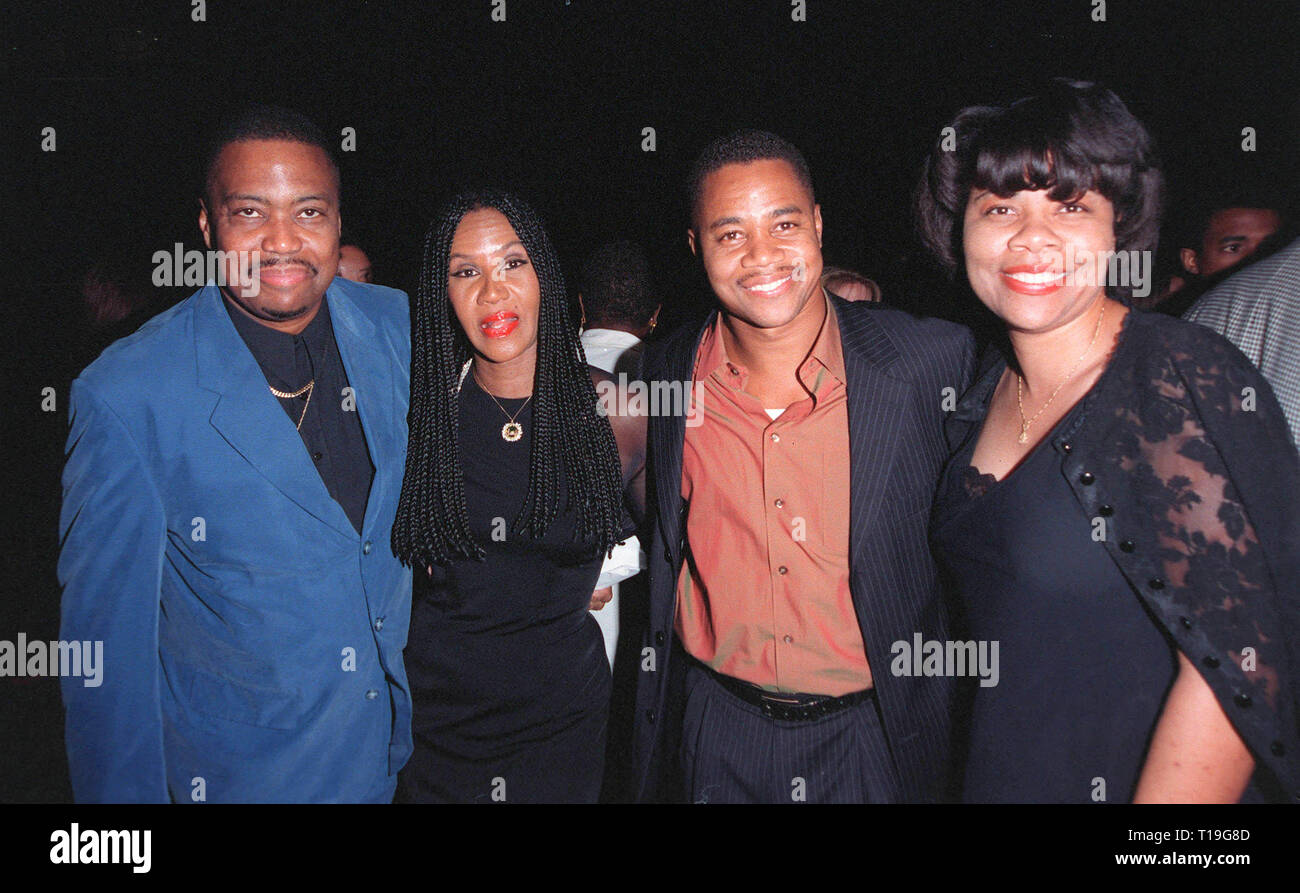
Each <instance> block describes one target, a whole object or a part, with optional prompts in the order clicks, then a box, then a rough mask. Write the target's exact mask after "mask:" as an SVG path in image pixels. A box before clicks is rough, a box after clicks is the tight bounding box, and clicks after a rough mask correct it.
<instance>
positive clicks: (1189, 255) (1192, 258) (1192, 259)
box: [1178, 248, 1201, 276]
mask: <svg viewBox="0 0 1300 893" xmlns="http://www.w3.org/2000/svg"><path fill="white" fill-rule="evenodd" d="M1178 258H1179V260H1181V261H1182V262H1183V269H1184V270H1186V271H1187V272H1189V273H1191V274H1192V275H1193V276H1199V275H1201V268H1200V266H1199V265H1198V264H1197V263H1196V252H1195V251H1193V250H1192V249H1191V248H1183V249H1181V250H1180V251H1179V252H1178Z"/></svg>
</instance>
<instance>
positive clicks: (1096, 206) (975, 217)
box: [962, 188, 1115, 332]
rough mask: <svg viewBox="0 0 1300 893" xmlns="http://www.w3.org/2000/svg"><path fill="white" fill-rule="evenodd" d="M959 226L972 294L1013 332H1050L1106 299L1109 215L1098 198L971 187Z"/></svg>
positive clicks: (1111, 236)
mask: <svg viewBox="0 0 1300 893" xmlns="http://www.w3.org/2000/svg"><path fill="white" fill-rule="evenodd" d="M962 227H963V228H962V251H963V253H964V254H965V258H966V276H967V278H968V279H969V280H970V284H971V288H972V289H973V290H974V292H975V294H976V295H977V296H978V297H979V299H980V300H981V301H983V302H984V305H985V306H987V307H988V308H989V309H990V310H992V311H993V312H994V313H995V314H997V316H998V317H999V318H1001V319H1002V321H1003V322H1005V323H1006V324H1007V327H1008V328H1010V329H1012V330H1016V331H1021V332H1046V331H1051V330H1052V329H1055V328H1057V327H1059V326H1062V325H1065V324H1066V323H1069V322H1071V321H1073V320H1075V319H1077V318H1079V317H1080V316H1082V315H1083V314H1084V313H1086V312H1087V310H1088V308H1090V307H1092V306H1093V305H1094V303H1095V302H1096V301H1097V300H1099V299H1100V298H1102V297H1104V295H1105V289H1104V284H1105V282H1104V279H1105V274H1106V264H1105V262H1104V257H1105V255H1104V254H1103V252H1109V251H1114V250H1115V209H1114V206H1113V205H1112V204H1111V203H1110V201H1109V199H1107V198H1106V197H1105V196H1103V195H1101V194H1100V193H1097V192H1091V191H1089V192H1085V193H1084V194H1083V195H1082V196H1080V197H1078V198H1076V199H1074V200H1072V201H1056V200H1054V199H1051V198H1049V197H1048V191H1047V190H1042V189H1038V190H1021V191H1020V192H1017V193H1015V194H1013V195H1011V196H1010V197H1008V198H1002V197H1000V196H997V195H994V194H993V193H991V192H988V191H985V190H981V189H978V188H977V189H972V190H971V197H970V200H969V201H968V202H967V203H966V213H965V217H964V220H963V224H962Z"/></svg>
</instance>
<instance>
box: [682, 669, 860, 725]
mask: <svg viewBox="0 0 1300 893" xmlns="http://www.w3.org/2000/svg"><path fill="white" fill-rule="evenodd" d="M692 660H694V658H692ZM695 664H696V665H697V666H699V667H700V668H701V669H703V670H705V671H707V672H708V674H709V675H710V676H712V677H713V678H714V679H715V680H717V682H718V684H719V685H721V686H722V687H723V688H725V689H726V690H727V691H729V692H731V693H732V694H733V695H735V696H736V697H738V698H740V699H741V700H742V701H744V702H745V703H747V704H752V705H754V706H755V707H757V708H758V709H759V710H762V711H763V715H764V716H766V717H767V718H768V719H779V720H781V721H783V722H808V721H809V720H814V719H821V718H822V717H823V716H830V715H831V714H832V713H839V712H840V711H841V710H847V709H848V708H850V707H852V706H853V705H854V704H861V703H862V702H863V701H866V700H869V699H872V698H874V697H875V696H876V690H875V689H874V688H864V689H863V690H862V691H855V692H850V693H849V694H847V695H841V696H840V697H838V698H833V697H831V696H830V695H808V694H803V693H802V692H781V691H764V690H763V689H761V688H759V687H758V686H756V685H753V684H751V683H749V682H745V681H743V680H740V679H736V678H735V677H733V676H727V675H725V674H723V673H719V672H718V671H717V670H714V669H713V668H712V667H709V666H707V665H705V664H703V663H701V662H700V661H698V660H695Z"/></svg>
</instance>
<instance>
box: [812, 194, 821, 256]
mask: <svg viewBox="0 0 1300 893" xmlns="http://www.w3.org/2000/svg"><path fill="white" fill-rule="evenodd" d="M813 227H814V228H815V229H816V230H817V247H818V248H820V247H821V244H822V206H821V205H817V204H814V205H813Z"/></svg>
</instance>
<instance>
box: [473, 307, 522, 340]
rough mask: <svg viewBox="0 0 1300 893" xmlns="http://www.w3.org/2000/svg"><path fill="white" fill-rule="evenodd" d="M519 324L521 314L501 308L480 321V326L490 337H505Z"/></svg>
mask: <svg viewBox="0 0 1300 893" xmlns="http://www.w3.org/2000/svg"><path fill="white" fill-rule="evenodd" d="M518 325H519V316H518V315H517V314H515V313H511V312H510V311H509V310H500V311H498V312H496V313H493V314H492V315H491V316H485V317H483V319H482V320H480V321H479V324H478V327H479V329H480V330H482V332H483V334H484V335H487V336H488V337H489V338H504V337H505V336H507V335H509V334H510V333H511V332H513V331H514V330H515V327H516V326H518Z"/></svg>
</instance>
